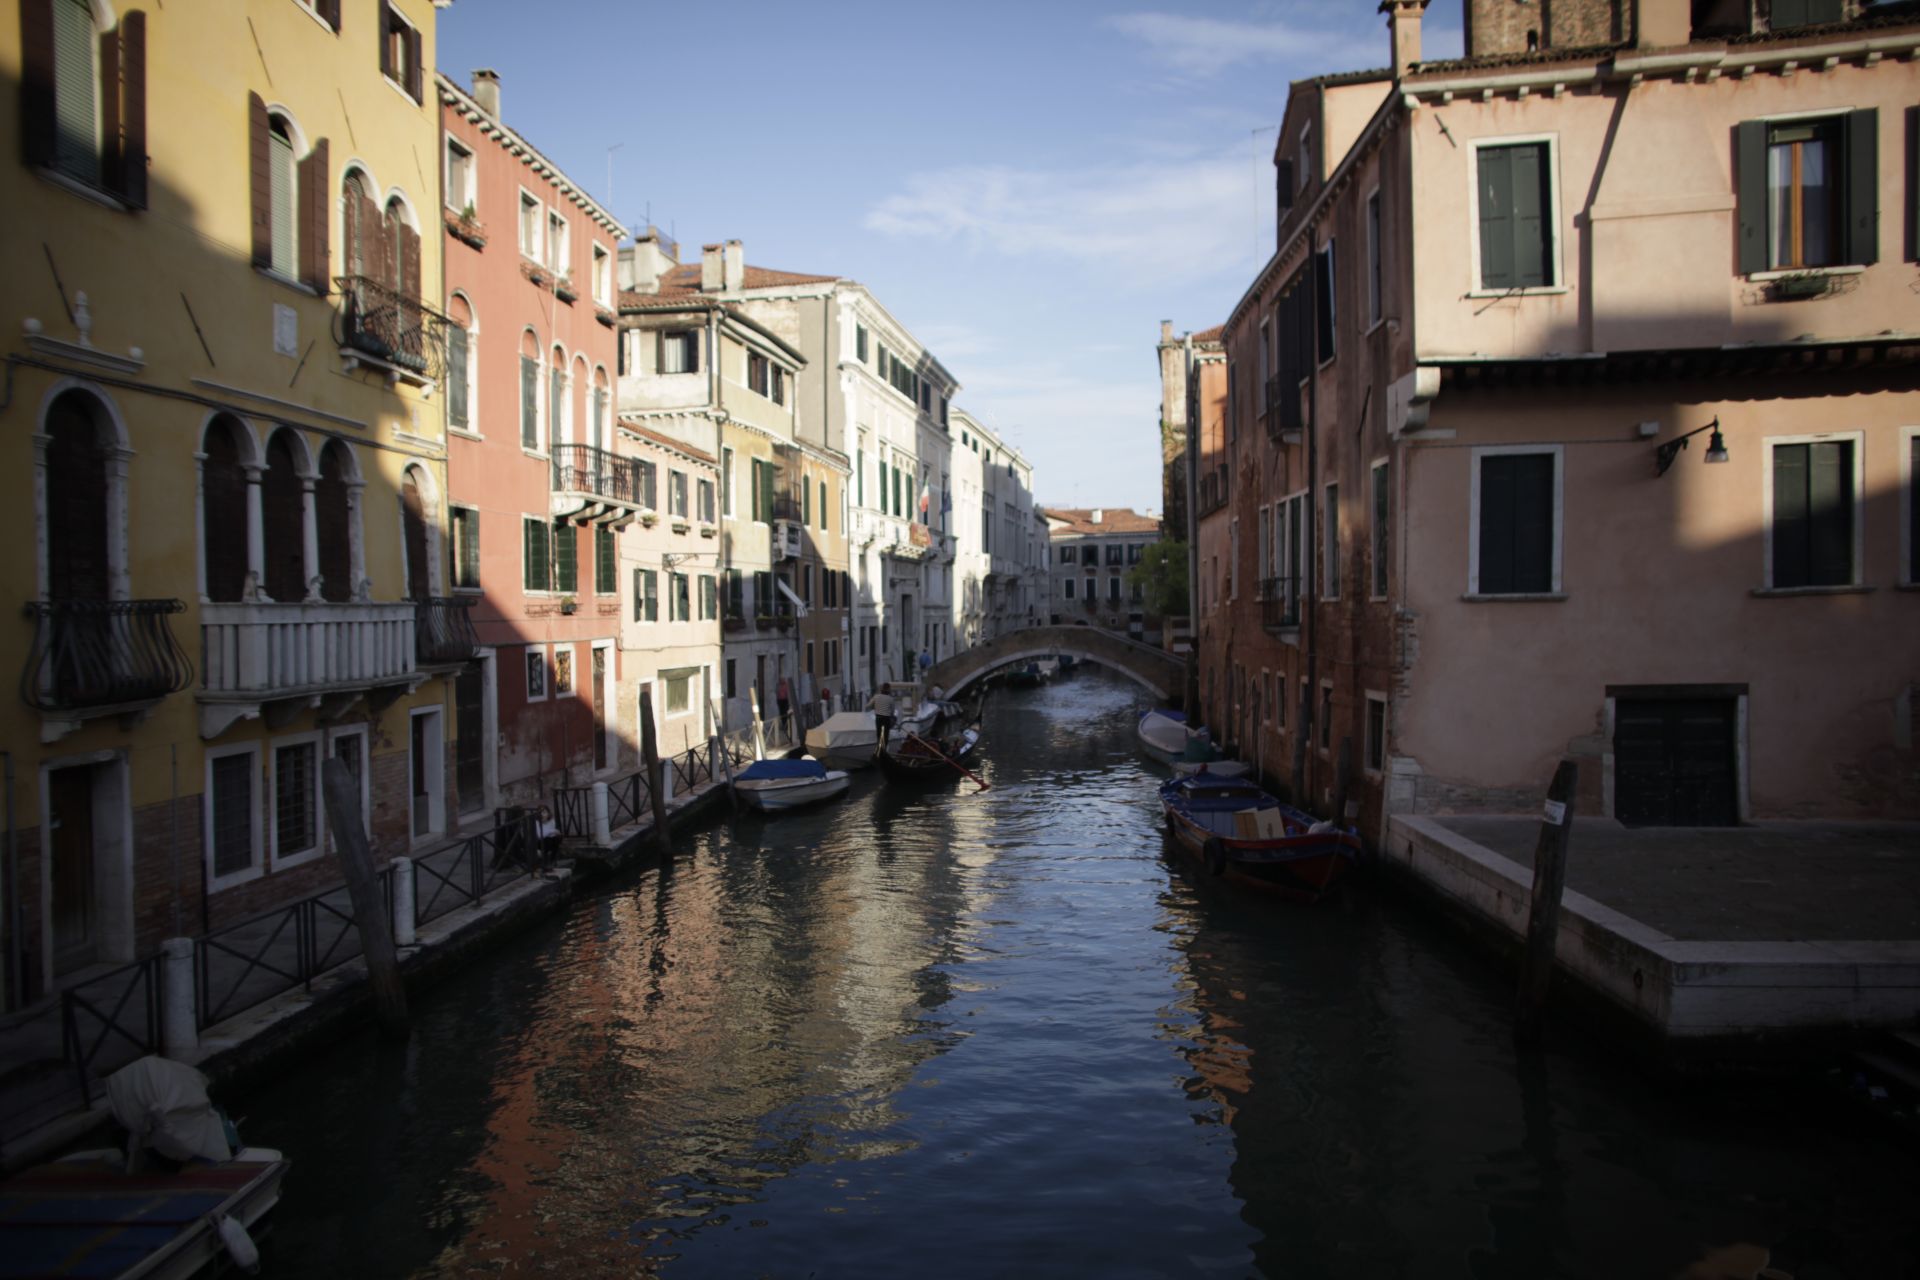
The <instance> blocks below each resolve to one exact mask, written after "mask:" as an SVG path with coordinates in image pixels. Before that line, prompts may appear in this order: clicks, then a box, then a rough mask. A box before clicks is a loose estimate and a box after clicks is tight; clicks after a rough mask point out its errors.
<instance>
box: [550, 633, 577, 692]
mask: <svg viewBox="0 0 1920 1280" xmlns="http://www.w3.org/2000/svg"><path fill="white" fill-rule="evenodd" d="M553 696H554V697H556V698H571V697H572V696H573V646H572V645H570V644H557V645H555V646H553Z"/></svg>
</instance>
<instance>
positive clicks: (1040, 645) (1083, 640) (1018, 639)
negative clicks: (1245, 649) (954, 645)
mask: <svg viewBox="0 0 1920 1280" xmlns="http://www.w3.org/2000/svg"><path fill="white" fill-rule="evenodd" d="M1058 654H1069V655H1071V656H1072V657H1073V658H1074V659H1076V660H1077V661H1082V662H1091V663H1095V664H1097V665H1099V666H1102V667H1106V668H1107V669H1109V670H1111V671H1115V672H1118V673H1119V674H1120V675H1123V676H1125V677H1126V678H1127V679H1129V680H1131V681H1133V682H1134V683H1135V684H1137V685H1139V686H1140V687H1141V688H1142V689H1145V690H1146V691H1147V692H1148V693H1151V694H1153V695H1154V696H1155V697H1156V698H1160V699H1162V700H1175V699H1178V698H1179V697H1180V695H1181V693H1182V691H1183V688H1184V684H1185V676H1186V663H1185V660H1184V659H1182V658H1180V657H1178V656H1177V655H1175V654H1171V653H1168V652H1166V651H1165V650H1164V649H1156V648H1154V647H1153V646H1152V645H1147V644H1141V643H1140V642H1139V641H1137V640H1129V639H1127V638H1126V637H1125V636H1121V635H1115V634H1114V633H1113V632H1111V631H1106V630H1103V629H1102V628H1099V627H1023V628H1022V629H1020V630H1018V631H1010V632H1008V633H1007V634H1005V635H1001V636H996V637H994V638H993V639H992V640H989V641H987V642H986V643H985V644H977V645H975V646H974V647H973V648H971V649H968V650H966V651H965V652H963V653H956V654H954V655H953V656H952V657H950V658H947V659H945V660H943V661H941V662H937V663H935V664H934V665H933V668H932V670H931V671H929V672H928V674H927V679H928V681H929V682H930V683H933V684H937V685H939V686H940V687H941V688H942V689H944V690H946V691H947V693H948V694H949V695H950V696H951V695H953V694H957V693H960V692H961V691H963V690H965V689H966V688H968V687H969V686H971V685H974V684H977V683H979V682H980V681H981V680H983V679H985V678H986V677H988V676H990V675H992V674H993V673H994V672H996V671H998V670H1000V669H1001V668H1002V667H1006V666H1010V665H1012V664H1014V663H1018V662H1031V661H1035V660H1037V659H1041V658H1051V657H1054V656H1056V655H1058Z"/></svg>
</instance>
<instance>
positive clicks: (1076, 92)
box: [439, 0, 1460, 510]
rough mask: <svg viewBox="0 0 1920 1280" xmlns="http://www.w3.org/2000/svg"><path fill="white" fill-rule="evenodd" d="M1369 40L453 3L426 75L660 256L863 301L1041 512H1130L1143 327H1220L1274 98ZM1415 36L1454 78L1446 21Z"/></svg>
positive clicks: (1220, 21) (1145, 395)
mask: <svg viewBox="0 0 1920 1280" xmlns="http://www.w3.org/2000/svg"><path fill="white" fill-rule="evenodd" d="M536 13H537V14H538V18H537V20H530V19H532V17H533V15H534V14H536ZM717 13H724V15H725V16H724V17H720V16H716V14H717ZM1385 21H1386V20H1385V18H1384V17H1383V16H1382V15H1381V14H1380V13H1379V12H1378V6H1377V3H1376V0H1265V2H1262V3H1241V4H1224V3H1186V4H1176V3H1173V2H1172V0H1140V3H1135V4H1128V3H1124V2H1120V3H1092V2H1087V3H1082V2H1079V0H1025V2H1024V3H1003V2H1001V0H976V2H975V3H970V4H965V5H959V4H937V5H936V4H908V5H901V4H898V3H887V4H853V3H844V4H843V3H835V2H834V0H814V3H810V4H794V3H791V0H782V2H779V3H773V2H767V3H762V2H761V0H736V2H735V3H731V4H729V5H727V6H725V8H724V9H720V8H719V7H718V6H714V7H709V6H705V5H683V6H671V5H666V4H659V3H655V2H654V0H544V3H541V4H539V5H538V6H534V5H532V4H530V3H529V2H528V0H459V2H458V3H456V4H454V5H453V6H452V7H451V8H448V9H443V10H442V11H441V12H440V16H439V65H440V70H441V71H443V72H445V73H446V74H447V75H448V76H450V77H451V78H453V79H454V80H456V81H457V82H459V83H461V84H463V85H470V84H471V72H472V71H473V69H474V68H479V67H491V68H493V69H494V70H496V71H498V72H499V73H500V77H501V108H502V115H503V116H504V118H505V120H506V122H507V123H508V124H509V125H511V126H512V127H513V128H514V129H515V130H517V131H518V132H519V133H520V134H521V135H522V136H523V137H525V138H527V139H528V140H529V141H530V142H532V143H533V144H534V145H535V146H537V147H539V148H540V149H541V150H542V151H543V152H545V153H546V155H547V156H548V157H549V158H550V159H552V160H553V161H554V162H555V163H557V164H558V165H559V166H560V167H561V168H562V169H564V170H565V171H566V172H567V174H568V175H569V176H570V177H571V178H572V179H573V180H574V181H575V182H577V183H579V184H580V185H581V186H582V187H584V188H585V189H586V190H587V191H589V192H590V193H592V194H593V195H595V196H596V197H597V198H599V199H601V200H602V201H604V202H607V203H608V204H609V207H610V208H611V210H612V212H613V213H614V214H615V215H616V216H617V217H618V218H620V220H621V221H623V222H625V223H626V224H627V225H628V226H629V227H633V228H639V227H643V226H645V225H646V223H647V221H648V219H649V217H651V220H652V222H653V223H654V224H655V225H657V226H659V227H661V228H662V229H663V230H667V231H669V232H670V233H671V234H673V235H674V236H675V238H676V239H677V240H678V241H679V243H680V244H681V245H682V246H683V248H682V250H681V260H682V261H689V260H698V256H699V246H700V245H701V244H703V243H712V242H715V241H720V240H736V239H737V240H740V241H742V242H743V243H744V246H745V250H746V259H747V261H748V262H750V263H753V264H755V265H757V266H764V267H773V268H777V269H779V270H784V271H802V272H809V273H818V274H822V275H827V274H831V275H840V276H846V277H850V278H852V279H855V280H858V281H860V282H861V283H862V284H864V285H866V286H867V287H868V288H870V289H871V290H873V292H874V294H875V296H876V297H878V298H879V300H880V301H881V303H882V304H883V305H884V306H885V307H886V308H887V309H888V310H889V311H890V312H892V314H893V315H894V317H895V318H896V319H898V320H899V321H900V322H901V323H902V324H904V325H905V326H906V327H907V328H908V329H909V330H910V331H911V332H912V333H913V335H914V336H915V337H916V338H918V339H919V340H920V341H921V342H922V343H924V344H925V345H926V346H927V347H928V349H929V350H931V351H932V353H933V354H934V356H935V358H937V359H938V360H939V361H940V362H941V363H942V364H943V365H944V366H946V368H947V369H948V370H949V371H950V372H951V373H952V374H953V375H954V376H955V377H956V378H957V379H958V380H959V381H960V384H961V390H960V394H959V396H958V398H957V401H956V403H957V404H958V405H959V406H960V407H962V408H965V409H966V410H968V412H970V413H972V414H973V415H974V416H976V417H977V418H979V419H980V420H981V421H983V422H985V423H987V424H988V426H990V427H991V428H992V429H993V430H995V431H997V432H998V433H999V434H1000V435H1001V436H1002V437H1003V438H1004V439H1006V440H1008V441H1009V442H1010V443H1012V444H1013V445H1014V446H1015V447H1016V448H1018V449H1019V450H1020V451H1021V452H1022V453H1023V454H1025V455H1026V457H1027V459H1028V461H1029V462H1031V463H1032V464H1033V467H1034V490H1035V496H1036V497H1037V498H1038V499H1039V500H1040V501H1041V502H1042V503H1043V504H1050V505H1055V506H1073V507H1101V506H1113V507H1132V508H1135V509H1136V510H1157V509H1158V508H1159V506H1160V478H1159V445H1158V423H1159V416H1160V386H1159V367H1158V360H1157V357H1156V355H1155V350H1154V348H1155V344H1156V343H1157V342H1158V340H1159V325H1160V321H1161V320H1163V319H1166V320H1171V321H1173V324H1174V329H1175V332H1176V333H1181V332H1186V331H1188V330H1198V329H1205V328H1209V327H1211V326H1213V325H1215V324H1219V323H1221V322H1222V321H1224V320H1225V319H1226V316H1227V312H1228V311H1229V310H1231V308H1232V307H1233V304H1234V303H1235V302H1236V301H1237V300H1238V299H1239V297H1240V294H1241V292H1242V291H1243V290H1244V289H1245V288H1246V286H1247V284H1248V283H1249V282H1250V281H1251V280H1252V277H1253V273H1254V272H1255V271H1256V270H1257V269H1258V268H1259V266H1260V264H1261V263H1262V262H1264V261H1265V260H1266V258H1267V256H1268V254H1269V253H1271V251H1272V248H1273V208H1272V206H1273V202H1272V199H1271V188H1272V167H1271V160H1270V157H1271V154H1272V149H1273V141H1274V134H1273V130H1274V128H1275V126H1277V125H1278V123H1279V121H1280V116H1281V114H1282V113H1283V112H1284V111H1285V109H1286V94H1287V85H1288V83H1289V82H1290V81H1293V80H1297V79H1301V78H1303V77H1307V76H1314V75H1321V74H1325V73H1327V72H1332V71H1350V70H1355V69H1358V68H1362V67H1377V66H1380V65H1382V64H1384V63H1385V62H1386V61H1387V56H1388V45H1387V31H1386V26H1385ZM1424 35H1425V46H1424V50H1425V56H1426V57H1428V58H1441V57H1450V56H1455V55H1457V54H1458V52H1459V49H1460V16H1459V4H1458V3H1457V0H1438V3H1436V4H1435V5H1434V6H1433V9H1432V10H1431V11H1430V12H1429V13H1428V15H1427V20H1426V24H1425V33H1424ZM613 148H617V149H613ZM610 149H613V150H610ZM609 161H611V191H609Z"/></svg>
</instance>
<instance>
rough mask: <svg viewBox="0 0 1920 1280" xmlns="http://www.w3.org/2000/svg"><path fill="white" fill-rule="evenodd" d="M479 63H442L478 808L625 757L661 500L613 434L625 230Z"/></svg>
mask: <svg viewBox="0 0 1920 1280" xmlns="http://www.w3.org/2000/svg"><path fill="white" fill-rule="evenodd" d="M473 79H474V87H473V90H472V92H468V91H467V90H465V89H462V88H461V87H460V86H458V85H456V84H455V83H454V82H453V81H452V80H450V79H448V78H447V77H445V76H439V77H436V88H437V90H438V93H439V95H440V107H441V118H442V121H443V124H444V137H443V145H442V154H441V157H440V159H441V164H442V166H443V179H444V191H445V209H444V212H443V218H444V223H445V228H446V254H447V273H446V308H447V313H448V315H449V316H450V317H451V319H452V323H453V328H452V338H451V343H450V355H449V361H448V363H449V374H448V385H447V391H446V394H447V422H448V458H447V477H448V486H449V489H450V491H451V495H452V500H451V502H450V504H449V537H450V540H451V542H452V558H453V589H454V591H455V592H457V593H464V594H471V595H473V596H474V597H476V598H477V603H476V605H475V607H474V610H473V622H474V627H475V630H476V632H477V634H478V636H479V640H480V644H481V646H482V650H481V653H482V658H481V661H480V663H479V664H478V665H477V666H476V667H475V668H473V670H472V672H471V674H470V675H468V676H465V677H463V678H462V680H461V682H460V684H459V687H458V689H457V690H456V696H457V699H458V701H459V703H460V708H461V715H460V716H459V717H458V723H459V724H460V725H461V726H462V736H461V738H460V740H459V742H458V743H457V747H456V756H457V760H458V762H459V765H460V770H461V772H460V787H459V794H460V808H461V810H462V812H463V813H472V812H476V811H479V810H481V809H482V808H487V809H491V808H492V807H493V806H495V805H499V804H503V803H504V804H519V803H533V802H536V801H537V800H538V799H539V797H541V796H542V795H544V794H545V793H547V792H548V791H550V790H551V789H552V788H554V787H562V786H581V785H585V784H586V783H588V782H590V781H592V780H593V779H595V778H598V777H604V776H609V775H611V774H613V773H614V772H615V771H616V770H618V769H619V768H620V767H621V764H622V749H623V740H637V738H636V736H635V735H634V734H633V732H632V726H631V724H626V725H624V726H623V724H622V722H621V720H620V717H619V715H618V712H617V705H618V698H617V697H616V692H615V691H616V688H617V684H618V680H619V674H620V673H619V640H620V624H621V616H622V613H621V593H620V580H621V574H620V555H619V544H618V537H619V531H620V530H621V529H622V528H623V527H624V526H626V525H627V524H629V523H631V522H632V521H634V520H635V519H636V518H637V517H638V516H639V514H640V513H641V510H642V508H643V506H645V505H649V499H648V495H647V494H646V493H645V492H644V491H643V479H644V476H643V468H642V466H641V463H640V462H639V460H637V459H635V458H631V457H627V456H624V455H623V454H622V453H621V452H620V451H619V450H618V448H617V447H616V444H615V440H614V405H613V398H612V390H613V377H614V372H613V371H614V367H615V351H616V343H615V328H614V326H615V315H614V311H613V306H614V284H613V278H614V277H613V266H614V255H615V252H616V250H617V248H618V246H619V243H620V241H621V239H622V238H623V237H624V236H625V234H626V232H625V229H624V228H623V227H621V225H620V224H619V223H618V222H617V221H615V220H614V218H613V217H612V215H610V214H609V213H608V212H607V211H606V210H605V209H603V208H601V207H600V205H599V204H597V203H596V202H595V201H594V200H593V199H592V198H591V197H589V196H588V195H587V194H586V193H585V192H584V191H582V190H581V189H580V188H579V187H578V186H577V185H575V184H574V183H573V182H572V181H571V180H570V179H569V178H568V177H567V176H566V175H565V174H564V173H562V172H561V171H560V170H559V169H558V168H557V167H555V166H554V165H553V163H552V162H551V161H549V160H548V159H547V158H546V157H545V156H543V155H542V154H541V153H540V151H539V150H538V149H537V148H535V147H534V146H533V145H532V144H531V143H530V142H528V141H527V140H526V139H524V138H522V137H521V136H520V135H519V134H517V133H515V132H514V131H513V130H512V129H511V128H510V127H508V126H507V125H506V123H505V122H504V120H503V118H502V116H501V110H500V81H499V77H498V76H496V75H495V74H494V73H492V72H489V71H476V72H475V73H474V77H473ZM470 710H471V711H472V712H475V713H477V714H469V711H470ZM469 724H475V725H479V726H481V730H482V731H481V732H480V733H477V734H474V735H471V739H470V737H469V735H468V734H467V733H466V731H465V726H467V725H469ZM623 729H624V731H625V732H624V734H623ZM631 767H632V762H631V760H629V761H628V768H629V769H631Z"/></svg>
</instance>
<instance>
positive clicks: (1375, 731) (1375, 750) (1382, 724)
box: [1362, 693, 1387, 773]
mask: <svg viewBox="0 0 1920 1280" xmlns="http://www.w3.org/2000/svg"><path fill="white" fill-rule="evenodd" d="M1362 759H1364V760H1365V761H1366V769H1367V772H1368V773H1379V772H1380V771H1382V770H1383V769H1385V768H1386V767H1387V700H1386V699H1385V698H1381V697H1377V696H1376V695H1374V694H1371V693H1370V694H1368V695H1367V743H1366V750H1365V753H1364V754H1363V756H1362Z"/></svg>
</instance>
